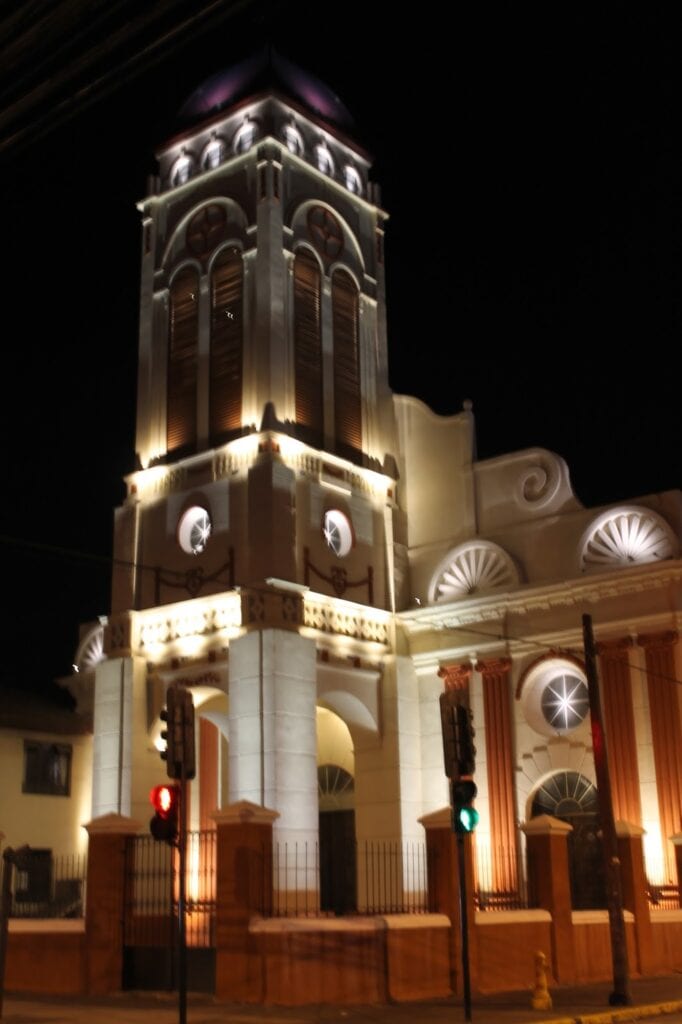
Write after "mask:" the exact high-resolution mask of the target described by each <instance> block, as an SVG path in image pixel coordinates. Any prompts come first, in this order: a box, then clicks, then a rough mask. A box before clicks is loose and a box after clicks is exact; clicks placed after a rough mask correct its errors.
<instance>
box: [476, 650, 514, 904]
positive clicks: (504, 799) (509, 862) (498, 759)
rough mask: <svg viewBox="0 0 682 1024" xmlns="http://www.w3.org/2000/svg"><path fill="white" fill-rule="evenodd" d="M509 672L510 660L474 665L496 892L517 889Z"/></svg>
mask: <svg viewBox="0 0 682 1024" xmlns="http://www.w3.org/2000/svg"><path fill="white" fill-rule="evenodd" d="M510 669H511V660H510V659H509V658H497V659H495V660H491V661H481V662H479V663H478V664H477V665H476V670H477V671H478V672H480V673H481V676H482V678H483V709H484V723H485V735H486V754H487V764H488V801H489V813H490V844H491V853H492V868H493V878H492V881H493V887H494V889H495V890H496V891H498V892H499V891H514V890H515V889H516V887H517V866H516V813H515V806H514V754H513V749H514V748H513V739H512V736H513V733H512V713H511V700H512V694H511V678H510Z"/></svg>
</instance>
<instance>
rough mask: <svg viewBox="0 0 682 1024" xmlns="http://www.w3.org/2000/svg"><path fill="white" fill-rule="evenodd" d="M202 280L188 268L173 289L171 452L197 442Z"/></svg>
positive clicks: (169, 406) (168, 425)
mask: <svg viewBox="0 0 682 1024" xmlns="http://www.w3.org/2000/svg"><path fill="white" fill-rule="evenodd" d="M198 335H199V276H198V274H197V272H196V270H194V269H192V268H191V267H186V268H185V269H184V270H181V271H180V273H179V274H178V275H177V277H176V278H175V280H174V281H173V284H172V285H171V288H170V315H169V337H168V391H167V412H166V444H167V448H168V451H169V452H170V451H174V450H175V449H177V448H184V447H186V446H188V445H192V444H195V443H196V439H197V339H198Z"/></svg>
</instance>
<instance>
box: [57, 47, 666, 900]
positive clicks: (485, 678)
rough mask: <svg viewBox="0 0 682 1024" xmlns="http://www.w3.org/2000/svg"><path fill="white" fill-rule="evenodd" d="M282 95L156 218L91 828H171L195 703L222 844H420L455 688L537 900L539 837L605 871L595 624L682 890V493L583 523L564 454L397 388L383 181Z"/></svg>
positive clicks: (211, 139) (608, 701)
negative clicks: (183, 720)
mask: <svg viewBox="0 0 682 1024" xmlns="http://www.w3.org/2000/svg"><path fill="white" fill-rule="evenodd" d="M278 72H279V77H278V83H277V86H276V87H275V88H267V89H264V90H256V91H255V92H254V91H249V90H248V89H247V90H242V91H241V92H240V91H239V90H238V89H235V86H234V82H235V76H234V75H232V77H230V75H225V76H216V77H215V78H214V79H212V80H210V81H209V82H208V83H206V85H205V86H204V87H203V88H202V89H201V90H199V91H198V92H197V93H196V94H195V96H194V97H192V98H191V99H190V101H189V102H188V106H187V112H188V115H189V116H188V122H187V127H186V128H185V129H184V130H183V131H182V133H181V134H179V135H178V136H176V137H174V138H173V139H171V140H170V141H169V142H168V143H166V144H165V145H164V146H163V147H162V148H161V149H160V150H159V152H158V154H157V156H158V176H157V177H156V178H154V179H153V180H152V181H151V182H150V187H149V192H148V195H147V196H146V198H145V199H144V200H142V201H141V202H140V203H139V211H140V216H141V222H142V234H141V239H142V244H141V305H140V333H139V377H138V410H137V438H136V449H137V458H138V468H137V469H136V470H135V471H134V472H133V473H131V474H130V476H129V477H128V478H127V481H126V483H127V497H126V499H125V501H124V502H123V504H122V505H121V507H120V508H118V509H117V510H116V513H115V537H114V558H115V565H114V571H113V588H112V603H111V609H110V611H109V614H108V615H107V617H106V620H104V621H103V622H102V623H99V624H97V625H96V626H95V627H93V629H92V631H91V632H90V633H87V634H85V635H84V639H83V643H82V644H81V658H80V668H81V672H80V673H79V675H78V677H74V680H73V681H72V685H74V686H75V685H76V684H77V687H78V697H79V704H80V707H81V709H82V710H85V711H90V710H91V711H92V714H93V749H92V780H91V782H92V814H91V816H92V818H93V819H96V818H98V817H101V816H103V815H107V814H111V813H115V814H120V815H124V816H128V817H130V818H132V819H134V820H136V821H139V822H140V823H142V824H141V827H142V828H146V822H147V820H148V818H149V815H150V808H149V802H148V794H149V790H150V788H151V787H152V786H153V785H155V784H157V783H158V782H160V781H163V778H164V768H163V764H162V762H161V760H160V757H159V749H160V746H161V745H162V744H161V740H160V733H161V729H162V727H163V725H162V722H161V719H160V712H161V710H162V708H163V706H164V701H165V697H164V695H165V689H166V687H167V686H168V685H169V684H170V683H181V684H184V685H185V686H187V687H188V688H190V690H191V692H192V695H193V699H194V704H195V708H196V714H197V751H198V753H197V775H196V778H195V779H194V781H193V782H192V783H191V787H190V788H191V794H190V826H191V827H192V828H193V829H206V828H210V827H211V825H212V822H213V815H214V813H215V812H216V811H217V810H219V809H220V808H225V807H227V806H229V805H232V804H235V803H237V802H239V801H244V800H246V801H250V802H251V803H253V804H257V805H260V806H263V807H265V808H268V809H270V810H272V811H275V812H276V813H277V818H276V820H275V823H274V836H275V841H276V842H278V843H281V844H289V845H290V846H294V845H296V844H298V845H299V846H302V847H303V846H306V845H307V846H309V847H310V848H313V847H316V846H317V845H318V844H319V845H320V848H322V847H323V846H324V845H325V844H326V845H332V846H333V845H334V844H339V843H343V842H345V841H346V840H347V839H348V838H349V837H350V839H351V840H357V841H360V842H362V841H364V840H367V841H382V842H383V841H400V842H403V841H412V840H414V841H418V840H420V839H421V838H422V837H423V828H422V825H421V824H420V819H422V818H424V817H425V816H428V815H429V814H431V813H432V812H435V811H437V810H438V809H440V808H443V807H444V806H447V805H448V803H449V792H448V780H447V779H446V777H445V774H444V768H443V749H442V737H441V722H440V708H439V695H440V693H441V692H442V690H443V689H444V688H454V689H456V690H458V691H459V692H460V694H461V699H462V700H463V701H464V702H465V703H467V704H468V705H469V707H470V708H471V710H472V712H473V721H474V727H475V729H476V740H475V742H476V748H477V752H476V771H475V781H476V784H477V787H478V798H477V808H478V810H479V813H480V822H479V825H478V828H477V831H476V858H477V870H478V879H479V881H478V884H479V888H480V889H482V890H486V891H489V892H510V891H516V890H517V889H518V888H519V887H520V885H521V884H522V878H523V875H524V849H525V840H524V835H523V826H524V825H526V824H527V823H528V822H529V821H531V820H532V819H533V818H535V817H538V816H540V815H550V816H553V817H555V818H559V819H563V820H564V821H566V822H569V823H571V824H572V825H573V829H574V832H575V834H576V837H578V839H576V842H575V844H574V849H573V853H572V856H573V857H574V858H575V863H574V869H575V871H576V873H578V874H579V873H580V870H581V865H582V868H583V869H584V867H585V865H586V864H588V860H585V858H586V857H588V851H589V847H590V843H591V842H592V841H593V840H594V836H595V835H596V832H597V828H598V819H597V816H596V815H597V809H598V793H597V790H596V777H595V770H594V759H593V752H592V739H591V732H590V720H589V718H590V716H589V708H588V691H587V685H586V683H587V679H586V673H585V664H584V655H583V636H582V621H581V620H582V616H583V615H584V614H586V613H587V614H589V615H590V616H591V617H592V620H593V624H594V632H595V636H596V640H597V644H598V650H599V672H600V677H601V687H602V701H603V705H604V721H605V731H606V736H607V744H608V755H609V764H610V769H611V777H612V788H613V802H614V812H615V817H616V819H617V820H619V821H622V822H626V823H628V824H629V825H630V826H632V827H634V828H638V829H642V830H643V836H644V839H643V842H644V849H645V855H646V865H647V871H648V874H649V878H650V879H651V880H652V881H655V882H657V883H660V884H668V885H678V884H679V879H678V877H677V869H676V863H675V843H674V837H676V836H679V834H680V833H681V832H682V822H681V820H680V815H681V812H682V704H681V700H682V687H680V685H679V682H678V681H679V680H680V679H681V678H682V647H681V645H680V639H679V629H680V618H681V615H682V611H681V595H682V561H681V560H680V538H681V536H682V501H681V494H680V492H678V491H675V492H667V493H662V494H653V495H645V496H641V497H637V498H636V499H633V500H632V501H630V502H627V503H619V504H614V505H610V506H605V507H600V508H584V507H583V506H582V504H581V503H580V502H579V500H578V499H577V498H576V496H575V495H574V494H573V492H572V489H571V484H570V479H569V472H568V468H567V466H566V464H565V462H564V461H563V460H562V459H561V457H559V456H558V455H556V454H554V453H552V452H550V451H547V450H545V449H542V448H534V449H530V450H525V451H520V452H513V453H510V454H508V455H504V456H500V457H497V458H493V459H487V460H478V459H477V457H476V444H475V425H474V417H473V411H472V408H471V407H470V405H469V404H468V403H467V404H466V405H465V408H463V409H462V410H461V411H460V412H457V413H455V414H453V415H452V416H447V417H442V416H438V415H435V414H434V413H433V412H431V411H430V410H429V409H428V408H427V407H426V406H425V405H424V404H423V403H422V402H420V401H419V400H417V399H415V398H411V397H408V396H403V395H395V394H392V392H391V389H390V387H389V383H388V341H387V326H386V325H387V318H386V295H385V281H384V231H385V225H386V220H387V214H386V212H385V211H384V210H383V208H382V206H381V201H380V195H379V190H378V187H377V186H376V185H375V184H374V183H372V181H371V180H370V177H369V172H370V158H369V156H368V155H367V154H366V153H365V152H364V150H363V149H362V148H361V147H359V146H358V144H357V143H356V142H354V141H353V138H352V137H351V135H350V134H349V133H348V129H347V127H346V125H345V123H344V118H345V112H344V111H343V109H342V108H341V106H340V104H339V103H338V100H336V98H334V97H331V96H330V95H329V94H327V93H326V92H325V91H324V89H323V88H322V87H321V86H320V84H319V83H316V82H315V81H314V80H311V79H309V78H306V77H305V76H302V75H300V74H299V73H298V72H297V71H295V70H293V69H292V68H291V67H290V66H289V65H287V64H286V63H285V62H282V63H281V64H280V66H279V68H278ZM79 824H80V822H78V823H76V822H75V821H74V829H75V830H76V829H77V826H78V825H79ZM583 898H584V899H585V900H586V901H587V902H585V904H584V905H586V906H587V905H600V904H599V903H598V897H597V903H596V904H590V903H589V899H590V894H589V893H588V894H587V895H585V894H584V893H583ZM601 905H603V904H601Z"/></svg>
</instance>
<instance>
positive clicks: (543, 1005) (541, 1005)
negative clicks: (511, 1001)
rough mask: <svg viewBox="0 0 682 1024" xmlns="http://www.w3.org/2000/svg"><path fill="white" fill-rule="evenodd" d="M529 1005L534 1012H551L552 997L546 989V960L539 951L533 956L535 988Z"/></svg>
mask: <svg viewBox="0 0 682 1024" xmlns="http://www.w3.org/2000/svg"><path fill="white" fill-rule="evenodd" d="M530 1005H531V1006H532V1008H533V1009H534V1010H551V1009H552V997H551V995H550V994H549V989H548V987H547V958H546V957H545V954H544V953H541V952H540V950H538V951H537V953H536V954H535V988H534V989H533V998H532V999H531V1001H530Z"/></svg>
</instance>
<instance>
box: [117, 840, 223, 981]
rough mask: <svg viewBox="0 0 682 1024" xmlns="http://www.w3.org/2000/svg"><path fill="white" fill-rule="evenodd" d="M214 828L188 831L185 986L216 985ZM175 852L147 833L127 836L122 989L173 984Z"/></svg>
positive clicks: (175, 965)
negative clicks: (146, 834) (202, 830)
mask: <svg viewBox="0 0 682 1024" xmlns="http://www.w3.org/2000/svg"><path fill="white" fill-rule="evenodd" d="M215 851H216V833H215V830H212V829H209V830H207V831H204V832H189V833H188V834H187V872H186V874H187V877H186V881H185V886H186V894H187V895H186V911H187V912H186V918H185V921H186V936H187V988H188V989H189V990H190V991H196V992H213V991H214V990H215V889H216V880H215ZM177 937H178V853H177V850H176V849H175V848H174V847H172V846H169V845H168V844H167V843H163V842H159V841H158V840H156V839H154V838H153V837H152V836H145V835H142V836H130V837H129V838H128V840H127V842H126V864H125V901H124V913H123V978H122V987H123V988H124V989H152V990H160V989H174V988H177Z"/></svg>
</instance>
